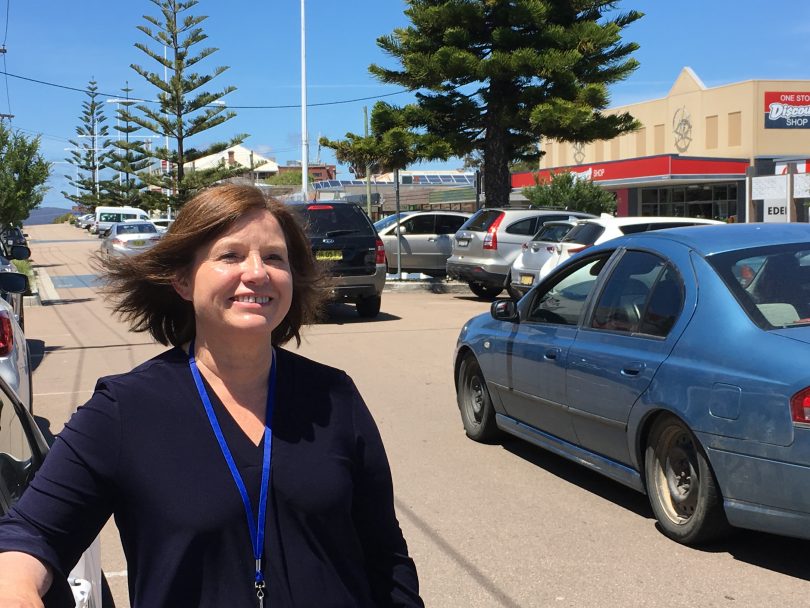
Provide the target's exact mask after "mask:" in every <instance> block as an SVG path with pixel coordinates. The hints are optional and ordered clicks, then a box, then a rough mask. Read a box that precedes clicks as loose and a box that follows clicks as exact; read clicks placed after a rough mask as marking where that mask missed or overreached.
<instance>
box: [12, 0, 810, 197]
mask: <svg viewBox="0 0 810 608" xmlns="http://www.w3.org/2000/svg"><path fill="white" fill-rule="evenodd" d="M619 6H620V8H621V9H622V10H628V9H631V8H633V9H637V10H640V11H642V12H644V13H645V17H643V18H642V19H641V20H640V21H638V22H636V23H635V24H633V25H632V26H631V27H629V28H628V29H626V30H625V38H626V39H628V40H634V41H636V42H638V43H639V44H640V45H641V49H640V50H639V51H638V52H637V54H636V55H635V57H636V58H637V59H638V60H639V61H640V63H641V66H640V68H639V69H638V70H637V71H636V72H635V73H634V74H633V75H632V76H631V77H630V78H629V79H628V80H627V81H626V82H623V83H620V84H617V85H615V86H614V87H613V88H612V89H611V96H612V103H613V105H622V104H626V103H631V102H635V101H641V100H645V99H654V98H658V97H663V96H665V95H666V93H667V91H668V90H669V88H670V87H671V86H672V83H673V82H674V81H675V79H676V77H677V76H678V73H679V72H680V70H681V69H682V68H683V67H684V66H690V67H691V68H692V69H693V70H694V71H695V72H696V73H697V75H698V76H699V77H700V78H701V79H702V80H703V82H704V83H705V84H706V85H707V86H715V85H720V84H725V83H729V82H737V81H740V80H749V79H766V78H767V79H810V62H808V61H807V57H808V56H810V3H803V2H796V0H771V1H770V2H759V1H754V0H747V1H740V0H736V1H732V0H714V1H710V2H709V1H706V0H701V1H698V0H681V1H680V2H664V1H662V0H637V1H635V2H633V1H622V2H620V3H619ZM300 7H301V4H300V0H275V1H272V2H271V1H250V0H230V1H229V2H223V1H221V0H219V1H215V0H201V1H200V3H199V4H198V5H197V6H196V7H194V8H193V9H192V10H191V13H192V14H195V15H208V16H209V18H208V19H207V20H206V21H205V22H204V24H203V25H204V27H205V29H206V33H207V34H208V36H209V38H208V40H207V41H206V44H208V45H210V46H214V47H218V48H219V49H220V50H219V51H218V52H217V53H214V54H213V55H212V56H211V57H209V58H208V59H206V60H205V61H204V62H203V63H202V64H200V71H201V72H208V71H210V70H211V69H212V68H213V67H215V66H220V65H227V66H230V69H229V70H228V71H226V72H225V73H224V74H223V75H221V76H219V77H218V78H216V79H215V80H214V81H213V82H212V83H211V85H210V88H211V89H212V90H219V89H221V88H223V87H225V86H227V85H234V86H236V87H237V90H236V91H235V92H233V93H231V94H230V95H228V96H227V97H226V98H225V99H226V101H227V103H228V104H229V105H231V106H240V105H243V106H248V105H253V106H255V105H260V106H277V105H298V104H299V103H300V100H301V90H300ZM405 8H406V4H405V2H403V1H402V0H383V1H381V2H379V1H372V0H352V1H351V2H332V1H326V0H307V2H306V9H307V81H308V97H309V99H308V102H309V105H310V106H311V107H310V108H309V111H308V131H309V136H310V158H311V160H315V159H316V158H317V157H318V154H319V151H318V145H317V140H318V136H319V135H324V136H327V137H330V138H332V139H336V138H340V137H343V136H344V135H345V133H346V132H347V131H353V132H356V133H362V130H363V106H364V105H367V106H368V107H369V109H370V108H371V106H372V105H373V104H374V102H375V101H376V98H377V96H380V95H386V94H390V93H396V92H397V91H399V90H400V88H399V87H396V86H391V85H383V84H381V83H379V82H378V81H376V80H375V79H374V78H373V77H372V76H371V75H370V74H369V73H368V65H369V64H370V63H372V62H374V63H381V64H383V65H391V66H393V65H395V64H393V63H392V61H391V60H390V58H388V57H387V56H385V55H384V54H383V53H382V51H381V50H380V49H379V48H378V47H377V44H376V38H377V37H378V36H381V35H385V34H388V33H390V32H391V31H392V30H393V29H394V28H395V27H400V26H406V25H407V24H408V21H407V18H406V17H405V15H404V13H403V11H404V9H405ZM2 9H7V11H8V20H7V24H6V23H5V22H4V16H5V15H4V13H5V11H3V10H2ZM144 14H150V15H157V8H156V7H155V6H154V5H153V4H152V3H151V2H149V1H148V0H125V1H124V0H114V1H112V2H110V1H109V0H105V1H102V0H73V1H72V2H71V1H65V0H58V1H57V0H40V1H34V0H27V1H25V2H24V1H22V0H0V23H4V29H3V30H0V32H2V33H3V34H4V39H5V46H6V48H7V53H6V55H5V70H6V71H7V72H8V73H9V74H12V75H16V76H22V77H25V78H30V79H34V80H39V81H44V82H49V83H55V84H59V85H64V86H67V87H74V88H79V89H81V88H84V87H85V86H86V84H87V82H88V81H89V80H90V79H91V78H94V79H95V80H96V81H97V83H98V88H99V91H100V92H101V93H102V99H110V98H114V97H117V96H120V95H121V91H120V89H121V88H122V87H123V86H124V85H125V81H129V86H130V87H131V88H132V89H133V92H132V95H133V96H136V97H143V98H152V97H153V96H154V95H155V91H154V89H153V88H151V87H150V86H149V85H147V84H146V82H145V81H144V80H143V79H142V78H141V77H140V76H138V74H136V73H135V72H134V71H133V70H132V69H131V68H130V67H129V66H130V64H132V63H137V64H140V65H142V66H144V67H146V68H148V69H152V70H155V71H158V70H159V69H161V68H160V66H158V64H157V63H155V62H153V61H152V60H151V59H150V58H149V57H147V56H146V55H145V54H143V53H142V52H141V51H139V50H138V49H136V48H135V47H134V43H135V42H144V43H151V44H152V45H153V46H154V43H152V42H151V41H150V40H149V39H148V38H147V37H146V36H145V35H144V34H142V33H141V32H140V31H138V30H137V29H136V26H137V25H140V24H144V23H145V22H144V20H143V18H142V16H143V15H144ZM6 25H7V27H5V26H6ZM154 48H157V47H154ZM364 97H371V98H372V99H368V100H367V101H357V102H352V103H341V104H334V105H320V106H315V105H312V104H324V103H329V102H336V101H343V100H352V99H357V98H364ZM85 99H86V97H85V96H84V95H83V94H82V93H79V92H75V91H71V90H66V89H63V88H57V87H53V86H46V85H42V84H37V83H34V82H30V81H26V80H22V79H20V78H15V77H6V78H0V112H2V113H11V114H13V115H14V118H13V120H12V126H13V127H15V128H18V129H22V130H23V131H24V132H25V133H26V134H28V135H33V134H41V136H42V152H43V154H44V156H45V157H46V158H47V159H48V160H50V161H53V162H54V163H55V164H54V166H53V174H54V175H53V177H52V178H51V180H50V182H49V185H50V186H51V190H50V192H49V193H48V194H47V195H46V198H45V202H44V203H43V205H44V206H58V207H67V206H69V203H68V202H67V201H65V199H64V197H63V196H62V195H61V191H62V190H66V189H68V185H67V183H66V182H65V180H64V178H63V177H62V176H63V175H64V174H65V173H71V174H72V172H73V168H72V167H71V166H69V165H67V164H64V162H63V161H64V160H65V157H66V155H67V153H66V152H65V151H64V148H66V147H68V146H69V145H70V144H69V143H68V139H70V138H73V137H74V134H75V128H76V126H77V125H78V124H79V118H78V117H79V114H80V112H81V104H82V102H83V101H84V100H85ZM410 99H411V97H410V96H409V95H408V94H398V95H394V96H391V97H386V98H385V100H386V101H388V102H390V103H395V104H404V103H407V102H408V101H410ZM105 109H106V114H107V117H108V118H107V124H108V125H111V126H112V125H114V124H115V104H114V103H107V104H105ZM237 112H238V116H237V118H235V119H233V120H231V121H228V122H226V123H225V124H224V125H222V126H220V127H218V128H217V129H216V130H214V131H212V132H208V133H205V134H202V135H200V136H198V137H196V138H194V139H192V140H191V142H190V143H191V145H193V146H194V147H198V148H202V147H204V146H205V145H207V144H208V143H210V142H211V141H220V140H225V139H227V138H229V137H230V136H232V135H233V134H235V133H249V134H250V137H249V138H248V139H247V140H246V142H245V145H247V146H248V147H250V148H251V149H253V150H255V151H257V152H259V153H261V154H264V155H266V156H270V157H273V158H275V159H276V161H277V162H279V163H280V164H285V163H286V162H287V161H289V160H298V159H300V156H301V154H300V149H301V114H300V110H299V109H298V108H290V109H243V110H237ZM111 131H112V129H111ZM808 145H809V147H810V144H808ZM320 159H321V160H322V161H324V162H334V158H333V157H332V155H331V154H330V151H329V150H321V151H320ZM458 165H459V163H458V162H457V161H452V160H451V161H449V162H448V163H447V164H446V165H445V166H450V167H452V168H455V167H456V166H458ZM339 174H341V175H342V176H343V177H347V178H348V177H351V175H350V174H348V172H347V169H346V168H345V167H344V168H339Z"/></svg>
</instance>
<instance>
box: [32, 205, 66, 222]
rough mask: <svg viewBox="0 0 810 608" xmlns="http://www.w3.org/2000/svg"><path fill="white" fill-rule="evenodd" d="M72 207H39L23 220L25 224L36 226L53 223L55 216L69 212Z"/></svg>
mask: <svg viewBox="0 0 810 608" xmlns="http://www.w3.org/2000/svg"><path fill="white" fill-rule="evenodd" d="M69 212H70V209H64V208H62V207H37V208H36V209H34V210H33V211H32V212H31V214H30V215H29V216H28V219H26V220H25V221H24V222H23V226H35V225H37V224H51V223H53V220H54V218H56V217H59V216H60V215H64V214H65V213H69Z"/></svg>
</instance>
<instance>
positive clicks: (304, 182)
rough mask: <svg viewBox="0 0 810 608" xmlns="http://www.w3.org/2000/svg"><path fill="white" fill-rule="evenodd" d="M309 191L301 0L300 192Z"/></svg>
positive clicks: (303, 34) (304, 48)
mask: <svg viewBox="0 0 810 608" xmlns="http://www.w3.org/2000/svg"><path fill="white" fill-rule="evenodd" d="M308 192H309V134H308V133H307V35H306V10H305V8H304V0H301V193H302V194H303V197H304V200H305V201H306V200H307V199H308V196H309V195H308Z"/></svg>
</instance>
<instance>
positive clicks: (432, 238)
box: [428, 236, 439, 243]
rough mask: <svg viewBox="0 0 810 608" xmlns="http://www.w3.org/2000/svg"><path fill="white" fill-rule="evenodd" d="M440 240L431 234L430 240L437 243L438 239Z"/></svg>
mask: <svg viewBox="0 0 810 608" xmlns="http://www.w3.org/2000/svg"><path fill="white" fill-rule="evenodd" d="M438 240H439V239H437V238H434V237H432V236H431V237H428V241H430V242H431V243H435V242H436V241H438Z"/></svg>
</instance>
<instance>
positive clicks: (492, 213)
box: [461, 209, 503, 232]
mask: <svg viewBox="0 0 810 608" xmlns="http://www.w3.org/2000/svg"><path fill="white" fill-rule="evenodd" d="M502 215H503V211H499V210H497V209H479V210H478V211H476V212H475V213H474V214H473V216H472V217H471V218H470V219H468V220H467V221H466V222H464V224H462V225H461V229H462V230H469V231H471V232H486V231H487V230H489V227H490V226H491V225H492V224H493V223H494V222H495V220H497V219H498V218H499V217H501V216H502Z"/></svg>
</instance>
